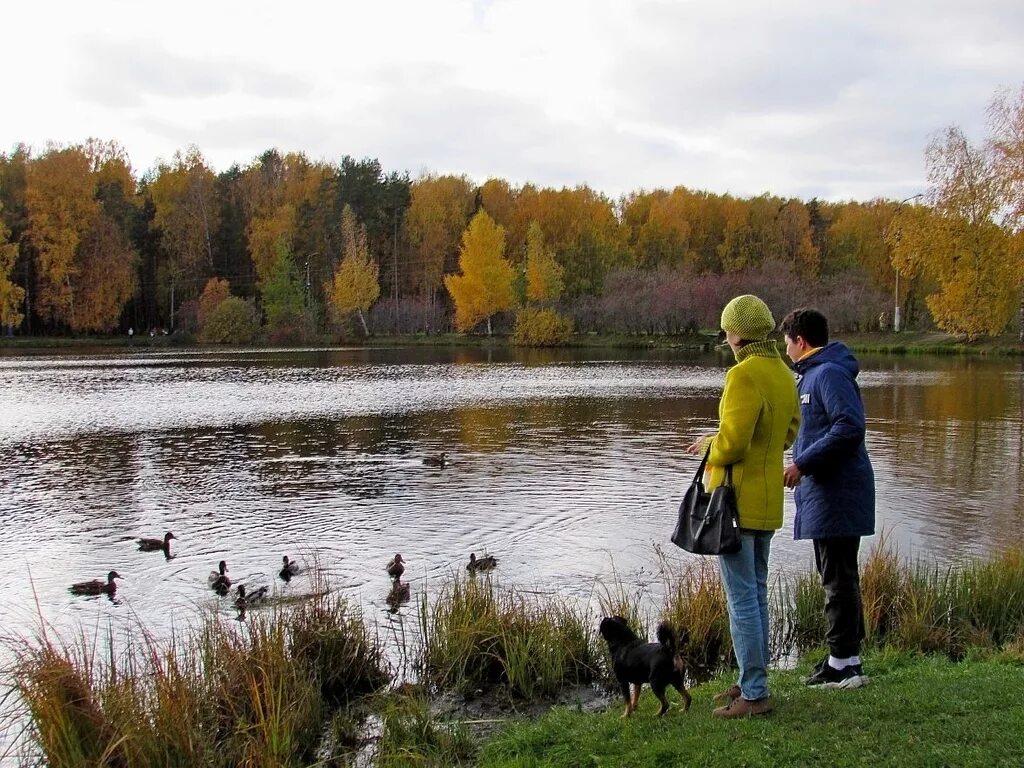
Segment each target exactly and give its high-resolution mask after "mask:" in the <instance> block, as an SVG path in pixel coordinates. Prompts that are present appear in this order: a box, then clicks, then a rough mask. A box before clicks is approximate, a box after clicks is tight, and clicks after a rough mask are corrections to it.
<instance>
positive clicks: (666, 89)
mask: <svg viewBox="0 0 1024 768" xmlns="http://www.w3.org/2000/svg"><path fill="white" fill-rule="evenodd" d="M2 19H3V22H2V23H3V26H4V28H5V31H4V34H3V40H4V44H3V46H2V47H0V67H2V69H0V71H2V72H3V73H4V77H3V80H2V82H3V86H2V92H3V99H2V102H0V103H2V104H3V108H2V114H0V151H3V152H9V151H11V150H12V149H13V148H14V146H15V145H16V144H18V143H24V144H27V145H29V146H30V147H31V148H32V150H33V152H34V153H36V154H39V153H41V152H43V151H45V149H46V147H47V143H48V142H57V143H59V144H74V143H80V142H83V141H84V140H85V139H87V138H90V137H95V138H99V139H103V140H115V141H117V142H118V143H119V144H120V145H121V146H122V147H124V149H125V150H126V151H127V153H128V156H129V158H130V159H131V162H132V166H133V168H134V170H135V171H136V172H137V173H138V174H142V173H143V172H145V171H146V170H148V169H150V168H153V167H154V166H155V165H156V164H157V163H158V162H159V161H160V160H165V161H169V160H171V159H172V158H173V155H174V153H175V152H176V151H177V150H184V149H186V148H187V147H188V146H190V145H195V146H197V147H198V148H199V149H200V151H201V152H202V153H203V156H204V157H205V158H206V160H207V162H208V163H209V164H210V165H211V166H212V167H213V169H214V170H216V171H218V172H219V171H223V170H226V169H227V168H229V167H230V166H231V165H232V164H234V163H238V164H239V165H241V166H245V165H248V164H249V163H251V162H252V161H253V159H254V158H256V157H257V156H258V155H260V154H261V153H262V152H264V151H265V150H267V149H270V148H277V149H278V150H280V151H281V152H292V151H295V152H303V153H305V154H306V155H307V156H308V157H309V158H310V159H312V160H324V161H327V162H330V163H332V164H337V163H338V161H339V160H340V159H341V157H342V156H344V155H351V156H353V157H355V158H357V159H361V158H365V157H373V158H377V159H378V160H379V161H380V162H381V164H382V165H383V167H384V169H385V170H386V171H388V172H390V171H399V172H404V171H408V172H409V173H410V174H411V175H412V177H413V178H416V177H418V176H419V175H421V174H424V173H441V174H444V173H454V174H465V175H467V176H469V177H470V178H471V179H474V180H475V181H477V182H483V181H485V180H486V179H488V178H492V177H499V178H504V179H506V180H508V181H509V182H511V183H512V184H514V185H517V186H518V185H521V184H524V183H533V184H536V185H540V186H551V187H563V186H569V187H574V186H577V185H581V184H587V185H589V186H590V187H592V188H594V189H596V190H598V191H601V192H603V193H605V194H607V195H609V196H611V197H613V198H617V197H618V196H620V195H623V194H628V193H630V192H635V191H640V190H650V189H655V188H665V189H671V188H673V187H676V186H679V185H682V186H686V187H688V188H691V189H705V190H708V191H711V192H715V193H719V194H724V193H729V194H733V195H736V196H740V197H749V196H754V195H759V194H763V193H770V194H775V195H781V196H784V197H798V198H801V199H804V200H808V199H810V198H813V197H817V198H819V199H822V200H832V201H839V200H868V199H872V198H875V197H887V198H890V199H901V198H904V197H907V196H910V195H913V194H917V193H919V192H923V191H925V189H926V186H927V179H926V169H925V163H924V150H925V147H926V145H927V143H928V141H929V139H930V138H932V137H933V136H934V135H936V133H937V132H939V131H941V130H942V129H944V128H946V127H948V126H950V125H954V124H955V125H958V126H960V127H961V128H962V129H963V130H964V131H965V132H966V133H967V134H968V136H969V137H971V138H972V140H976V141H979V142H980V141H982V140H983V139H984V135H985V110H986V108H987V106H988V104H989V103H990V102H991V100H992V98H993V96H994V95H995V94H996V93H997V92H998V91H1000V90H1003V89H1009V90H1012V91H1017V90H1019V89H1020V88H1021V87H1022V85H1024V3H1022V2H1020V0H1005V1H1004V0H973V1H972V2H970V3H968V2H964V1H963V0H959V2H946V0H933V1H931V2H926V1H924V0H906V1H903V0H885V1H884V2H876V1H875V0H859V1H852V0H851V1H847V0H826V1H824V2H821V1H819V2H806V1H804V0H801V1H800V2H796V1H795V0H757V1H753V2H750V1H747V0H744V1H743V2H731V1H730V0H717V1H715V2H712V1H711V0H701V1H700V2H689V1H687V0H679V1H675V0H661V1H652V0H607V1H606V0H591V1H587V0H475V1H474V0H335V2H307V1H306V0H292V2H275V3H269V2H265V1H264V0H248V1H247V2H234V1H233V0H230V1H229V0H205V2H196V0H177V1H176V2H174V3H162V4H156V3H152V2H146V0H92V1H91V2H81V0H74V2H64V1H63V0H61V1H58V0H33V2H16V3H11V4H8V5H7V6H5V8H4V11H3V15H2Z"/></svg>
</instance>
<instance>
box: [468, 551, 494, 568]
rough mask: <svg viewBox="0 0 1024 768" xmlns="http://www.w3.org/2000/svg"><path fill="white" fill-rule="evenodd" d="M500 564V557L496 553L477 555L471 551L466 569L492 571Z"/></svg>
mask: <svg viewBox="0 0 1024 768" xmlns="http://www.w3.org/2000/svg"><path fill="white" fill-rule="evenodd" d="M497 565H498V558H496V557H495V556H494V555H484V556H483V557H477V556H476V553H475V552H470V553H469V564H468V565H467V566H466V570H467V571H469V572H470V573H475V572H477V571H492V570H494V569H495V568H496V567H497Z"/></svg>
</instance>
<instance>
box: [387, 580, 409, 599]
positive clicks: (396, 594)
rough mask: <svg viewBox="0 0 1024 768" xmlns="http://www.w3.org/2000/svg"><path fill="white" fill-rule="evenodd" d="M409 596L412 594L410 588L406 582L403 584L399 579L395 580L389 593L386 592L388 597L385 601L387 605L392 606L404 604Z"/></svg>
mask: <svg viewBox="0 0 1024 768" xmlns="http://www.w3.org/2000/svg"><path fill="white" fill-rule="evenodd" d="M410 594H412V587H410V586H409V584H408V582H407V583H405V584H403V583H402V580H401V579H395V582H394V584H392V585H391V591H390V592H388V596H387V597H386V598H385V599H386V600H387V602H388V603H390V604H392V605H394V604H397V603H404V602H406V601H407V600H408V599H409V595H410Z"/></svg>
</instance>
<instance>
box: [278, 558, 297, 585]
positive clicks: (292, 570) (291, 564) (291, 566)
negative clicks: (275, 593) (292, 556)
mask: <svg viewBox="0 0 1024 768" xmlns="http://www.w3.org/2000/svg"><path fill="white" fill-rule="evenodd" d="M298 574H299V564H298V563H297V562H295V561H294V560H289V559H288V555H285V556H284V566H283V567H282V568H281V571H280V572H279V573H278V576H280V577H281V578H282V579H284V580H285V581H289V580H290V579H291V577H292V576H298Z"/></svg>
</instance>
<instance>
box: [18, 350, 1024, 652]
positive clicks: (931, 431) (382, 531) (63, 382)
mask: <svg viewBox="0 0 1024 768" xmlns="http://www.w3.org/2000/svg"><path fill="white" fill-rule="evenodd" d="M861 362H862V366H863V369H864V370H863V373H862V374H861V377H860V383H861V386H862V389H863V393H864V399H865V402H866V406H867V413H868V417H869V419H868V444H869V450H870V453H871V456H872V459H873V461H874V466H875V471H876V474H877V492H878V523H879V528H880V529H885V530H886V531H888V532H889V533H890V536H891V538H892V539H893V540H894V541H895V542H896V543H897V544H898V545H899V546H900V548H901V549H902V550H903V551H904V553H906V554H910V555H914V556H922V557H925V558H928V559H933V560H935V561H937V562H940V563H947V562H955V561H957V560H960V559H962V558H965V557H970V556H974V555H981V554H984V553H987V552H990V551H993V550H997V549H999V548H1001V547H1003V546H1005V545H1007V544H1010V543H1016V542H1019V541H1020V538H1021V528H1022V522H1024V500H1022V496H1024V494H1022V467H1024V463H1022V455H1024V373H1022V362H1021V361H1020V360H1016V359H996V360H988V359H961V358H928V359H925V358H921V359H918V358H906V357H904V358H900V357H864V358H862V361H861ZM729 364H731V356H728V355H722V354H710V355H703V356H699V355H693V354H687V353H685V352H682V351H680V352H673V351H651V352H621V353H620V352H612V351H607V350H601V351H594V350H584V351H579V350H575V351H566V352H551V353H538V352H526V351H515V350H495V351H488V350H483V349H454V350H449V349H322V350H321V349H317V350H299V351H296V350H279V351H275V350H256V351H220V352H210V351H201V352H200V351H187V350H174V351H166V352H153V351H148V350H147V351H139V352H133V351H129V350H125V351H118V352H110V351H107V352H104V353H97V354H77V353H76V354H61V355H53V356H12V355H6V356H3V357H0V468H2V470H0V521H2V523H3V524H2V525H0V548H2V551H3V553H4V559H5V561H6V564H7V578H6V579H5V580H4V590H3V594H2V596H0V613H2V616H3V623H4V633H5V634H7V635H18V634H24V633H30V632H32V631H33V630H34V629H35V628H37V627H38V626H39V624H40V617H42V618H43V619H44V620H45V621H46V622H48V623H51V624H53V625H55V626H56V627H58V628H62V629H66V628H80V627H84V628H85V629H86V631H87V632H88V631H90V630H94V629H95V628H96V627H101V628H102V627H105V626H106V624H107V622H108V621H113V622H115V623H117V622H129V621H138V620H141V622H142V623H143V624H145V625H146V626H148V627H150V628H151V629H154V630H155V631H156V632H157V633H158V634H160V633H161V632H162V631H163V630H166V629H169V628H170V627H172V626H180V625H183V624H185V623H188V622H189V621H191V620H192V619H194V618H195V616H196V614H197V612H198V610H199V609H200V608H203V607H212V608H215V609H217V608H219V607H222V606H225V605H226V603H227V601H223V600H221V599H219V598H217V597H216V596H215V595H214V594H213V593H212V592H211V591H210V590H209V588H208V586H207V582H206V577H207V574H208V573H209V572H210V570H211V569H213V568H215V567H216V564H217V561H218V560H221V559H223V560H226V561H227V563H228V567H229V569H230V575H231V576H232V577H233V578H234V579H235V580H236V581H244V582H246V583H248V584H260V583H266V584H274V585H275V589H276V590H277V591H284V592H287V591H289V590H294V591H301V590H303V589H306V588H308V583H305V584H304V577H302V576H300V577H298V578H297V579H295V580H293V581H292V582H291V583H290V584H288V585H284V584H282V583H281V582H279V581H277V580H276V574H277V571H278V569H279V568H280V565H281V557H282V555H284V554H288V555H290V556H292V557H293V558H298V559H299V560H302V561H306V562H309V561H310V560H312V558H313V557H314V556H315V557H318V558H319V561H320V563H321V565H322V566H323V567H324V568H325V569H327V570H328V571H329V572H330V574H331V578H332V580H333V583H334V584H335V585H336V586H337V587H339V588H341V589H343V590H345V591H346V592H347V593H349V594H350V595H351V596H352V598H353V599H354V600H356V601H358V602H359V603H361V604H362V605H363V606H364V607H365V608H366V610H367V612H368V614H369V615H370V616H371V617H372V616H375V615H380V616H384V615H385V614H384V611H385V607H386V606H385V604H384V596H385V594H386V592H387V590H388V587H389V580H388V577H387V576H386V574H385V572H384V565H385V563H386V562H387V561H388V560H389V559H390V558H391V557H392V556H393V555H394V554H395V553H396V552H401V553H402V554H403V555H404V557H405V559H406V561H407V572H406V576H407V577H409V578H410V579H411V581H412V583H413V589H414V592H419V591H420V590H423V589H426V590H430V589H431V588H432V586H433V585H436V584H437V583H439V582H440V581H441V580H443V579H444V578H445V577H447V576H449V575H450V574H452V573H455V572H461V570H462V569H463V567H464V565H465V563H466V561H467V558H468V555H469V553H470V552H471V551H475V552H477V553H481V552H484V551H486V552H489V553H492V554H494V555H496V556H497V557H498V558H499V560H500V566H499V569H498V576H499V578H500V579H501V580H502V582H503V583H505V584H514V585H518V586H523V587H527V588H531V589H539V590H550V591H555V592H559V593H561V594H564V595H568V596H579V597H580V598H581V599H585V598H588V597H589V596H590V595H591V594H592V593H593V591H594V589H595V580H596V579H608V578H614V577H618V578H620V579H622V580H624V581H626V582H627V583H629V584H637V585H642V584H644V583H646V582H647V581H650V579H651V578H652V577H651V574H652V571H653V570H654V569H655V565H656V563H655V551H654V546H655V545H656V544H657V545H663V546H666V547H667V550H668V551H669V554H670V555H671V556H672V557H683V556H685V555H683V553H681V552H680V551H679V550H676V549H675V548H674V547H672V545H671V544H669V543H668V542H667V539H668V535H669V534H670V532H671V529H672V526H673V523H674V517H675V511H676V506H677V504H678V501H679V499H680V496H681V494H682V492H683V489H684V487H685V485H686V484H687V483H688V482H689V479H690V477H691V476H692V474H693V471H694V469H695V467H696V459H694V458H693V457H689V456H685V455H684V454H683V452H682V448H683V446H685V445H686V444H687V443H688V442H689V441H690V440H691V439H692V438H693V437H694V436H695V435H697V434H699V433H701V432H703V431H705V430H707V429H711V428H713V427H714V425H715V416H716V404H717V399H718V396H719V394H720V392H721V386H722V382H723V378H724V375H725V370H726V368H727V367H728V365H729ZM440 451H445V452H446V453H447V455H448V461H449V463H448V465H447V466H446V467H445V468H443V469H436V468H431V467H427V466H424V464H423V461H422V460H423V458H424V457H425V456H429V455H434V454H437V453H438V452H440ZM792 514H793V508H792V497H791V494H787V507H786V524H785V527H784V528H783V530H782V532H781V533H780V535H778V536H777V537H776V539H775V544H774V548H773V560H772V567H773V568H774V569H775V570H776V571H787V570H788V571H797V570H804V569H807V568H809V567H810V564H811V554H810V551H811V548H810V544H809V543H808V542H793V541H792V538H791V531H792ZM167 530H170V531H173V532H174V534H175V535H176V536H177V541H175V542H172V554H174V555H175V556H174V558H173V559H170V560H165V559H164V558H163V556H162V555H161V554H160V553H155V554H154V553H142V552H138V551H137V549H136V546H135V544H134V539H135V538H136V537H138V536H151V537H159V536H162V534H163V533H164V532H165V531H167ZM110 569H116V570H117V571H119V572H120V573H121V574H122V575H123V576H124V577H125V578H124V580H123V582H122V583H121V584H120V587H119V589H118V592H117V599H116V600H115V601H110V600H107V599H105V598H81V597H73V596H72V595H70V594H69V593H68V589H67V588H68V585H70V584H71V583H72V582H74V581H80V580H83V579H92V578H100V577H102V576H104V575H105V574H106V572H107V571H108V570H110ZM222 609H223V610H225V611H227V608H226V607H223V608H222ZM407 610H408V609H407Z"/></svg>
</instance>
